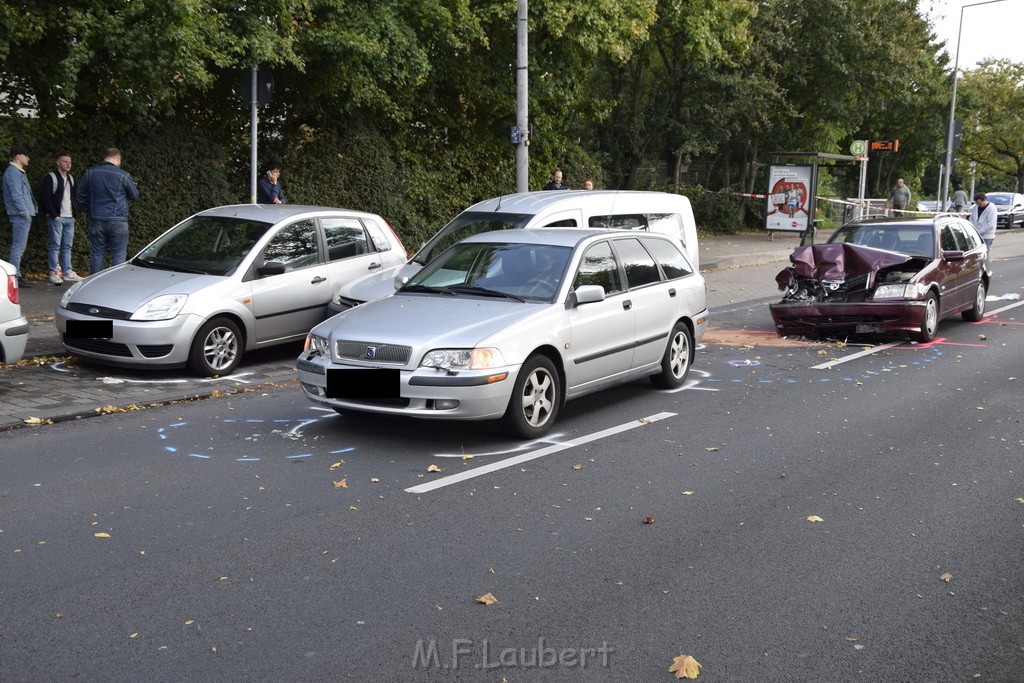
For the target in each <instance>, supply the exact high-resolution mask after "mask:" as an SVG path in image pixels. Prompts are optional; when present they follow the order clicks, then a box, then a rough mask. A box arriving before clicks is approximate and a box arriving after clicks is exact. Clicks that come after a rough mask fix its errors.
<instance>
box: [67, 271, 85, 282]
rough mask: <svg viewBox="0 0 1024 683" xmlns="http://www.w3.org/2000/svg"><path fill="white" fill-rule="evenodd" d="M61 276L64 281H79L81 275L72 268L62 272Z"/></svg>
mask: <svg viewBox="0 0 1024 683" xmlns="http://www.w3.org/2000/svg"><path fill="white" fill-rule="evenodd" d="M62 277H63V278H64V282H80V281H81V279H82V276H81V275H79V274H78V273H76V272H75V271H73V270H69V271H68V272H66V273H64V274H63V276H62Z"/></svg>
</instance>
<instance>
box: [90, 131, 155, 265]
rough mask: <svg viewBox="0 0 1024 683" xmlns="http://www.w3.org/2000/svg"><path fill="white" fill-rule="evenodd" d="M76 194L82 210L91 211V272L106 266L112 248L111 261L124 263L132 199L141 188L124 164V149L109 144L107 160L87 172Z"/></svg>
mask: <svg viewBox="0 0 1024 683" xmlns="http://www.w3.org/2000/svg"><path fill="white" fill-rule="evenodd" d="M75 198H76V199H77V200H78V205H79V206H80V207H81V209H82V211H85V212H86V213H87V214H89V241H90V242H91V244H92V253H91V255H90V258H89V272H90V273H98V272H100V271H101V270H103V261H104V259H105V257H106V255H107V252H108V251H109V252H110V265H112V266H116V265H118V264H120V263H124V262H125V259H126V258H127V252H128V202H129V201H134V200H136V199H138V198H139V189H138V188H137V187H135V181H134V180H132V176H131V174H129V173H128V172H127V171H125V170H123V169H122V168H121V151H120V150H118V149H116V148H114V147H111V148H109V149H108V150H107V151H106V152H105V153H104V154H103V161H102V162H101V163H99V164H96V165H95V166H93V167H92V168H90V169H89V170H88V171H86V172H85V175H84V176H82V179H81V180H80V181H79V182H78V189H76V190H75Z"/></svg>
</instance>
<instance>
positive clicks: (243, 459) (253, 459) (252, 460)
mask: <svg viewBox="0 0 1024 683" xmlns="http://www.w3.org/2000/svg"><path fill="white" fill-rule="evenodd" d="M235 460H237V461H238V462H255V461H257V460H259V458H235Z"/></svg>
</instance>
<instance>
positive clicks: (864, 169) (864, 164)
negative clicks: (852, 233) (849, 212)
mask: <svg viewBox="0 0 1024 683" xmlns="http://www.w3.org/2000/svg"><path fill="white" fill-rule="evenodd" d="M867 187H868V157H867V155H865V156H862V157H861V158H860V182H859V183H858V194H857V218H863V217H864V214H866V213H867V211H868V210H867V207H865V206H864V195H865V194H867Z"/></svg>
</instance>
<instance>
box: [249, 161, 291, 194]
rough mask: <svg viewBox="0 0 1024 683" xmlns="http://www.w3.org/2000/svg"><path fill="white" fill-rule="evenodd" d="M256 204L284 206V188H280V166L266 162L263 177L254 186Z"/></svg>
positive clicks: (274, 162) (272, 162) (273, 162)
mask: <svg viewBox="0 0 1024 683" xmlns="http://www.w3.org/2000/svg"><path fill="white" fill-rule="evenodd" d="M256 203H257V204H285V203H286V202H285V198H284V188H282V187H281V164H279V163H277V162H276V161H268V162H267V165H266V167H265V168H264V170H263V177H261V178H260V181H259V183H257V184H256Z"/></svg>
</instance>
